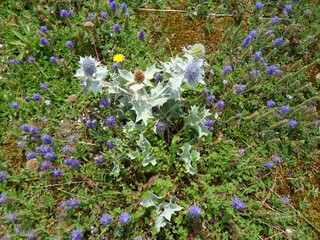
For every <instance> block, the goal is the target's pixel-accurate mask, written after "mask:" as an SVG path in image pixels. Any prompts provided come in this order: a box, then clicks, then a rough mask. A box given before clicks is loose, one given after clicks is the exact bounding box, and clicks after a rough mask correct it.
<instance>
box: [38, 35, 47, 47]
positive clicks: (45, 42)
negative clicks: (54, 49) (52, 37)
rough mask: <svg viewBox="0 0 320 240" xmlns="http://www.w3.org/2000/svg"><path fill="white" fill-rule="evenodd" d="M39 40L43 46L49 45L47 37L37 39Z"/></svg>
mask: <svg viewBox="0 0 320 240" xmlns="http://www.w3.org/2000/svg"><path fill="white" fill-rule="evenodd" d="M39 42H40V44H41V45H43V46H45V47H49V42H48V40H47V39H45V38H44V37H42V38H40V39H39Z"/></svg>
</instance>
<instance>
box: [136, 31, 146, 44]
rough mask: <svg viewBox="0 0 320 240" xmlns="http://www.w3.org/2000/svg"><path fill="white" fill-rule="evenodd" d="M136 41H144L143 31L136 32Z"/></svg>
mask: <svg viewBox="0 0 320 240" xmlns="http://www.w3.org/2000/svg"><path fill="white" fill-rule="evenodd" d="M138 39H139V40H140V41H144V39H145V34H144V31H143V30H140V31H139V32H138Z"/></svg>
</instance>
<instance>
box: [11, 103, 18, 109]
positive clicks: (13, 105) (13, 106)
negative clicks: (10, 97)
mask: <svg viewBox="0 0 320 240" xmlns="http://www.w3.org/2000/svg"><path fill="white" fill-rule="evenodd" d="M11 107H12V108H13V109H18V108H19V104H18V103H16V102H14V103H12V104H11Z"/></svg>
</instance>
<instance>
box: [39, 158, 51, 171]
mask: <svg viewBox="0 0 320 240" xmlns="http://www.w3.org/2000/svg"><path fill="white" fill-rule="evenodd" d="M49 166H52V164H51V162H50V161H47V160H46V161H43V163H42V164H41V167H40V169H41V170H44V171H46V170H49V169H50V168H51V167H49Z"/></svg>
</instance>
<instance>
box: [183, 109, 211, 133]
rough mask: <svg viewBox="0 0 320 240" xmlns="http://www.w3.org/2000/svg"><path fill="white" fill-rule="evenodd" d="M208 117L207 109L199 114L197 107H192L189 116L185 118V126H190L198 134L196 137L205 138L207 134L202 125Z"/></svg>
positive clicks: (206, 129)
mask: <svg viewBox="0 0 320 240" xmlns="http://www.w3.org/2000/svg"><path fill="white" fill-rule="evenodd" d="M209 115H210V112H209V110H208V109H205V110H204V111H203V112H199V107H197V106H192V107H191V110H190V111H189V115H188V116H186V118H185V121H186V126H190V127H191V128H193V129H195V130H196V131H197V132H198V137H199V138H201V137H202V136H207V135H208V134H209V131H208V128H207V127H206V126H205V125H204V123H203V122H204V120H205V118H206V117H208V116H209Z"/></svg>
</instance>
